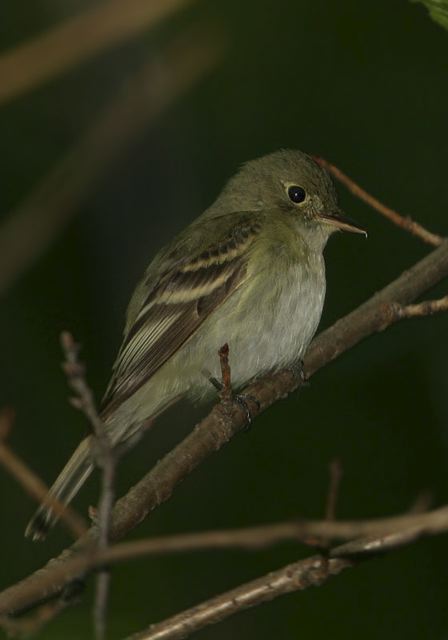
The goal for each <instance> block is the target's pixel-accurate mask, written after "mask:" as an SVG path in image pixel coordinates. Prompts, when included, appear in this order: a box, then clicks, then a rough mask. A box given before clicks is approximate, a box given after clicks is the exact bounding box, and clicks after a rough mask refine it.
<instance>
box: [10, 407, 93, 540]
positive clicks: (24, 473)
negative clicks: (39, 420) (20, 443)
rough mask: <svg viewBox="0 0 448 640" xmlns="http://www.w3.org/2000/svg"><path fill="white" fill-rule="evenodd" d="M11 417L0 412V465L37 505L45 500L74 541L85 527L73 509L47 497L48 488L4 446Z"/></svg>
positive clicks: (85, 529)
mask: <svg viewBox="0 0 448 640" xmlns="http://www.w3.org/2000/svg"><path fill="white" fill-rule="evenodd" d="M12 422H13V415H12V413H11V412H10V411H5V410H4V411H2V412H0V464H1V465H3V467H4V468H5V469H6V471H8V473H9V474H10V475H11V476H13V477H14V478H15V479H16V480H17V482H18V483H19V484H20V485H21V487H22V488H23V489H24V490H25V492H26V493H27V494H28V495H30V496H31V497H32V498H34V500H36V502H38V503H39V504H40V503H42V502H43V501H44V499H45V500H47V502H49V504H51V508H52V509H53V510H54V511H55V513H57V514H58V516H59V517H60V518H61V520H62V522H63V523H64V524H65V525H66V527H67V529H68V530H69V531H70V533H71V534H72V535H73V537H74V538H75V540H77V539H78V538H79V537H80V536H82V535H84V534H85V533H86V531H87V525H86V523H85V521H84V518H82V517H81V516H80V515H79V514H78V513H76V511H74V509H72V508H70V507H68V508H67V507H65V506H64V505H63V504H62V503H61V502H59V500H57V499H56V498H53V497H48V496H47V493H48V487H47V486H46V485H45V483H44V482H42V480H41V479H40V478H39V477H38V476H37V475H36V474H35V473H34V472H33V471H31V469H30V468H29V467H28V466H27V465H26V464H25V463H24V462H23V460H21V459H20V458H19V457H18V456H17V455H16V454H15V453H14V452H13V451H12V450H11V449H10V447H8V445H7V444H6V437H7V434H8V433H9V431H10V430H11V428H12Z"/></svg>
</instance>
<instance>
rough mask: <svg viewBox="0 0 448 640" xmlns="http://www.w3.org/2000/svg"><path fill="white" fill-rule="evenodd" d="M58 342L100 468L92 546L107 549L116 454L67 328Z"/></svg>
mask: <svg viewBox="0 0 448 640" xmlns="http://www.w3.org/2000/svg"><path fill="white" fill-rule="evenodd" d="M61 345H62V349H63V351H64V355H65V361H64V362H63V365H62V367H63V369H64V373H65V375H66V376H67V380H68V383H69V386H70V387H71V388H72V390H73V391H74V392H75V394H76V396H75V397H74V398H71V403H72V404H73V405H74V406H75V407H76V408H77V409H79V410H80V411H82V412H83V413H84V415H85V416H86V418H87V420H88V421H89V423H90V425H91V428H92V431H93V442H92V446H91V450H92V453H91V455H92V456H93V458H94V460H95V463H96V465H97V466H98V468H99V469H100V471H101V492H100V498H99V502H98V510H97V518H96V521H97V522H96V524H97V526H98V536H97V539H96V547H97V549H98V552H99V553H101V552H102V551H104V550H106V549H107V546H108V544H109V530H110V519H111V513H112V507H113V503H114V497H115V490H114V480H115V464H116V455H115V452H114V450H113V448H112V444H111V442H110V440H109V436H108V434H107V432H106V428H105V426H104V424H103V422H102V420H101V418H100V417H99V415H98V412H97V409H96V406H95V400H94V398H93V393H92V390H91V389H90V387H89V385H88V384H87V381H86V379H85V366H84V365H83V364H82V363H81V362H80V361H79V350H80V346H79V345H78V344H77V343H76V342H75V341H74V339H73V336H72V335H71V334H70V333H69V332H68V331H63V332H62V334H61ZM109 587H110V573H109V570H108V569H105V568H104V567H103V568H101V570H100V572H99V573H98V576H97V580H96V594H95V606H94V613H93V617H94V622H95V635H96V638H97V640H103V638H105V636H106V615H107V603H108V599H109Z"/></svg>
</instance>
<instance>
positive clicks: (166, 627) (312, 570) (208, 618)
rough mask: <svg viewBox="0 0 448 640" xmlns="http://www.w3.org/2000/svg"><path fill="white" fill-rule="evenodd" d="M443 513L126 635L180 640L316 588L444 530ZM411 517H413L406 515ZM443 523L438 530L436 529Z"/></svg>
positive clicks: (359, 541)
mask: <svg viewBox="0 0 448 640" xmlns="http://www.w3.org/2000/svg"><path fill="white" fill-rule="evenodd" d="M439 512H444V515H442V522H441V521H440V520H439V519H438V516H436V521H437V523H436V522H434V523H433V524H434V525H435V526H434V527H433V526H432V525H431V524H430V522H429V521H428V519H427V518H426V516H429V514H424V515H423V516H420V518H418V519H419V520H420V522H419V523H416V522H415V524H414V525H412V524H410V526H408V527H406V526H404V527H400V526H399V527H397V528H396V529H395V530H392V531H389V532H388V533H387V532H386V533H383V534H380V535H376V536H369V537H368V538H364V537H363V538H360V539H357V540H354V541H352V542H348V543H346V544H343V545H340V546H338V547H335V548H334V549H331V550H330V551H329V552H328V554H325V555H315V556H312V557H311V558H306V559H305V560H299V561H298V562H294V563H292V564H288V565H286V566H285V567H282V568H281V569H277V570H276V571H272V572H270V573H268V574H266V575H263V576H261V577H259V578H256V579H255V580H252V581H250V582H247V583H246V584H242V585H240V586H238V587H236V588H235V589H231V590H230V591H227V592H225V593H222V594H220V595H218V596H215V597H214V598H211V599H210V600H207V601H205V602H202V603H201V604H199V605H197V606H195V607H192V608H191V609H187V610H185V611H182V612H181V613H178V614H176V615H174V616H172V617H171V618H168V619H167V620H164V621H163V622H160V623H158V624H153V625H151V626H150V627H149V628H148V629H146V630H145V631H142V632H140V633H136V634H134V635H132V636H129V637H128V638H127V640H180V639H181V638H188V637H189V636H190V635H192V634H193V633H195V632H196V631H199V630H200V629H203V628H204V627H205V626H207V625H210V624H216V623H217V622H221V621H222V620H225V619H226V618H228V617H230V616H232V615H234V614H236V613H239V612H240V611H243V610H244V609H248V608H249V607H254V606H257V605H260V604H263V603H264V602H269V601H271V600H274V599H275V598H278V597H279V596H282V595H285V594H288V593H292V592H294V591H304V590H305V589H308V588H309V587H318V586H321V585H322V584H324V583H325V582H327V581H328V580H329V579H330V578H331V577H332V576H336V575H338V574H339V573H341V571H343V570H344V569H348V568H350V567H354V566H356V565H357V564H359V563H360V562H361V561H364V560H367V559H368V558H372V557H376V556H378V555H379V554H384V553H388V552H390V551H392V550H394V549H397V548H399V547H403V546H405V545H408V544H411V543H412V542H415V541H416V540H418V539H419V538H422V537H423V536H427V535H431V534H434V533H446V532H447V531H448V519H447V515H448V508H447V507H445V508H443V509H441V510H439ZM405 517H406V516H405ZM410 518H411V519H412V518H415V516H410ZM440 525H441V526H440Z"/></svg>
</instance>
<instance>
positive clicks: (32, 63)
mask: <svg viewBox="0 0 448 640" xmlns="http://www.w3.org/2000/svg"><path fill="white" fill-rule="evenodd" d="M190 1H191V0H126V2H122V0H108V2H101V3H99V2H98V3H97V6H94V7H91V8H89V9H88V10H87V11H85V12H84V13H82V14H80V15H78V16H74V17H73V18H70V19H68V20H66V21H65V22H64V23H62V24H60V25H58V26H56V27H53V28H51V29H50V30H49V31H47V32H45V33H43V34H42V35H39V36H37V37H36V38H34V39H33V40H30V41H27V42H25V43H23V44H20V45H18V46H16V47H14V48H13V49H11V50H10V51H8V52H6V53H3V55H0V105H1V104H2V103H4V102H6V101H8V100H11V99H12V98H15V97H17V96H19V95H22V94H23V93H25V92H26V91H29V90H31V89H34V88H35V87H37V86H38V85H40V84H42V83H43V82H46V81H47V80H49V79H51V78H54V77H56V76H58V75H60V74H62V73H64V72H66V71H68V70H69V69H71V68H72V67H74V66H76V65H78V64H80V63H81V62H84V61H85V60H88V59H89V58H90V57H91V56H93V55H96V54H98V53H100V52H102V51H105V50H107V49H110V48H111V47H114V46H117V45H119V44H122V43H123V42H125V41H126V40H129V39H131V38H132V37H135V36H137V35H139V34H140V33H141V32H142V31H147V30H149V29H150V28H152V27H155V26H156V25H157V24H159V23H160V22H161V21H162V20H164V19H167V18H169V17H170V16H171V15H172V14H173V13H175V12H176V11H178V10H179V9H181V8H183V7H184V6H185V5H187V4H189V3H190Z"/></svg>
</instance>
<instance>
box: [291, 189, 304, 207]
mask: <svg viewBox="0 0 448 640" xmlns="http://www.w3.org/2000/svg"><path fill="white" fill-rule="evenodd" d="M288 196H289V199H290V200H292V202H294V203H295V204H300V203H301V202H303V201H304V200H305V198H306V192H305V189H302V187H298V186H296V185H293V186H292V187H288Z"/></svg>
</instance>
